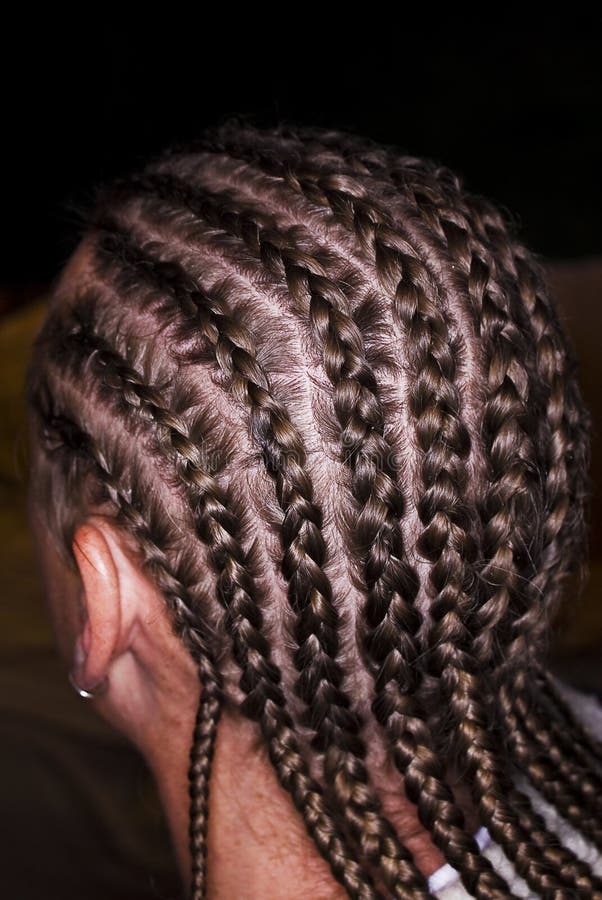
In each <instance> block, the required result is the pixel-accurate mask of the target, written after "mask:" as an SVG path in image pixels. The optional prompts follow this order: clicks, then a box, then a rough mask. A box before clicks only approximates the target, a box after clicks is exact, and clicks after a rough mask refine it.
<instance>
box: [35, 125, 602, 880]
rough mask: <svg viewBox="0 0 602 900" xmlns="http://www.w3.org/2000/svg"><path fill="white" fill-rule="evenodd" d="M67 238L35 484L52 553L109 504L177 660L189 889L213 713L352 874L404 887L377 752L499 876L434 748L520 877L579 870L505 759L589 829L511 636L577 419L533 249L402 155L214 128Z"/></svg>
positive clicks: (557, 732) (104, 203)
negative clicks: (188, 794) (187, 677)
mask: <svg viewBox="0 0 602 900" xmlns="http://www.w3.org/2000/svg"><path fill="white" fill-rule="evenodd" d="M84 243H85V245H86V247H87V248H88V251H89V260H90V262H89V264H86V266H85V267H84V268H83V270H82V271H81V272H79V273H76V274H75V275H74V276H73V277H72V278H70V279H69V280H63V282H62V284H61V285H59V287H58V288H57V290H56V291H55V293H54V296H53V298H52V300H51V304H50V308H49V313H48V316H47V319H46V323H45V325H44V328H43V330H42V332H41V334H40V336H39V338H38V341H37V344H36V348H35V354H34V359H33V362H32V366H31V368H30V378H29V398H30V401H31V405H32V409H33V410H34V411H35V416H36V418H35V434H36V436H37V437H36V442H35V443H36V444H37V446H38V452H37V453H36V460H35V462H36V465H35V484H36V496H39V497H40V498H41V500H40V503H41V505H42V506H43V508H44V511H45V515H46V516H47V520H48V523H49V528H50V530H51V531H52V532H53V533H54V534H55V535H56V536H57V539H58V541H59V543H60V546H61V548H62V550H63V552H64V553H65V555H66V556H67V557H68V556H69V553H70V547H71V541H72V538H73V534H74V530H75V528H76V526H77V524H78V523H79V522H81V521H82V520H83V519H84V517H85V516H86V514H87V512H88V511H89V510H90V509H91V508H95V509H106V510H107V511H108V512H109V513H110V514H112V515H114V516H115V517H116V518H117V519H118V521H119V522H120V523H121V524H122V525H123V527H124V529H125V530H126V531H127V532H129V533H130V534H131V536H132V537H133V539H134V540H135V543H136V546H137V547H139V549H140V552H141V554H142V558H143V561H144V564H145V565H146V566H147V567H148V569H149V571H150V572H151V573H152V575H153V577H154V578H155V579H156V580H157V583H158V584H159V585H160V587H161V590H162V591H163V593H164V595H165V600H166V603H167V604H168V607H169V609H170V613H171V615H172V621H173V627H174V630H175V631H176V633H177V634H178V635H179V636H180V637H181V639H182V640H183V641H184V642H185V644H186V646H187V647H188V649H189V650H190V653H191V654H192V655H193V658H194V659H195V662H196V663H197V664H198V668H199V675H200V678H201V684H202V694H201V706H200V709H199V717H198V721H197V731H196V737H195V740H196V747H195V753H194V754H193V765H192V767H191V779H192V781H193V784H195V785H196V790H193V792H192V793H193V803H192V810H191V814H192V840H193V849H194V854H195V872H194V879H193V880H194V885H193V894H194V896H195V897H199V896H202V892H203V890H204V887H203V885H204V877H205V873H204V866H203V854H204V849H203V845H204V830H205V828H206V809H205V806H206V802H207V791H208V782H209V771H210V761H211V752H212V750H211V748H212V744H213V741H214V740H215V732H216V729H217V727H218V721H219V717H220V714H221V712H222V710H224V709H226V710H228V709H238V710H240V711H242V713H243V714H244V715H245V716H248V717H249V718H251V719H252V720H254V721H256V722H257V727H258V732H260V733H261V735H262V738H263V740H264V742H265V745H266V746H267V748H268V750H269V755H270V759H271V761H272V763H273V765H274V767H275V769H276V771H277V774H278V777H279V780H280V782H281V784H282V785H283V786H284V787H285V788H286V789H287V790H288V791H290V793H291V795H292V797H293V800H294V802H295V805H296V806H297V808H298V810H299V812H300V814H301V815H302V816H303V817H304V819H305V823H306V826H307V829H308V831H309V833H310V834H311V835H312V837H313V838H314V840H315V842H316V845H317V847H318V849H319V851H320V852H321V853H322V855H323V856H324V857H325V858H326V859H327V860H328V861H329V863H330V865H331V868H332V872H333V875H334V877H335V878H336V879H337V880H338V881H340V883H341V884H342V885H343V886H344V887H345V888H346V889H347V891H348V893H349V894H350V895H351V896H361V897H369V896H376V895H377V891H379V890H380V891H385V892H388V893H390V894H391V895H393V896H397V897H401V896H407V897H420V896H428V891H427V887H426V881H425V879H424V877H423V876H422V875H421V873H420V872H419V871H418V869H417V868H416V866H415V865H414V863H413V860H412V855H411V853H410V852H409V851H408V850H407V848H405V847H404V846H403V844H402V843H401V842H399V841H398V840H397V838H396V835H395V831H394V829H393V828H392V826H391V824H390V823H389V822H388V821H387V819H386V817H385V816H384V814H383V813H382V809H381V806H380V803H379V799H378V792H377V790H376V787H375V785H374V783H373V782H374V781H375V780H376V779H375V775H376V773H375V772H374V771H373V769H372V765H373V763H372V758H373V755H374V754H376V756H375V758H377V757H378V753H382V755H383V757H386V758H387V759H388V760H390V761H391V763H392V764H394V766H395V767H396V769H397V770H398V772H399V774H400V776H402V777H403V784H404V789H405V791H406V793H407V796H408V797H409V798H410V799H411V800H412V801H413V802H414V803H415V804H416V805H417V807H418V811H419V816H420V820H421V822H422V823H423V824H424V825H425V827H427V828H428V829H429V831H430V832H431V834H432V836H433V840H434V842H435V843H436V844H437V846H438V847H440V848H441V849H442V850H443V852H444V854H445V856H446V858H447V859H448V860H449V861H450V862H451V863H452V864H453V865H454V866H455V867H456V868H457V869H459V870H460V872H461V874H462V877H463V880H464V884H465V885H466V886H467V889H468V890H469V891H471V892H472V893H474V894H475V896H479V897H494V896H496V897H502V896H508V895H509V889H508V887H507V885H506V884H505V882H504V881H503V879H502V878H501V876H499V875H498V874H497V873H496V872H494V871H493V869H492V867H491V864H490V863H489V861H488V860H487V859H486V858H485V857H484V856H483V855H482V854H481V853H480V852H479V848H478V846H477V845H476V843H475V841H474V839H473V837H472V836H471V834H470V833H469V832H468V831H467V829H466V828H465V826H464V822H463V818H462V814H461V812H460V810H459V808H458V806H457V804H456V802H455V798H454V796H453V793H452V792H451V790H450V787H449V785H448V781H447V779H446V773H447V770H448V766H449V762H450V760H453V761H454V763H455V764H456V765H457V766H458V769H459V770H460V771H462V772H463V773H465V778H466V780H467V782H468V783H469V784H470V786H471V790H472V791H473V796H474V798H475V803H477V805H478V809H479V815H480V817H481V819H482V823H483V824H485V825H486V826H487V827H488V828H489V830H490V832H491V834H492V836H493V837H494V838H495V839H496V840H497V841H498V842H499V843H500V844H501V845H502V846H503V848H504V851H505V853H506V855H508V856H509V857H510V858H511V859H512V860H513V861H514V862H515V864H516V866H517V868H518V870H519V871H520V873H521V874H522V875H523V877H524V878H525V879H526V880H527V881H528V883H529V885H530V886H531V888H532V889H533V890H535V891H537V892H539V893H541V894H542V895H545V896H552V894H553V895H554V896H555V897H560V896H568V892H569V891H575V890H576V891H578V894H577V895H579V896H594V895H595V894H594V892H595V891H596V890H600V889H601V887H600V884H599V882H598V881H597V879H596V878H595V876H594V875H592V873H591V871H590V870H589V868H588V867H587V866H586V865H585V863H582V862H581V861H580V860H579V859H578V858H577V857H576V856H575V855H574V854H573V853H572V852H571V851H570V850H569V849H568V848H562V847H559V846H558V845H557V841H555V840H554V838H553V836H552V835H550V834H549V833H548V832H547V831H546V826H545V823H544V822H543V820H541V818H540V817H539V816H538V815H537V813H536V812H535V811H534V810H533V808H532V807H531V804H530V802H529V800H528V798H526V797H525V796H524V795H522V794H521V793H520V792H519V791H518V790H517V789H516V788H515V787H514V786H513V784H512V782H511V775H510V772H511V766H512V765H514V766H518V767H519V768H520V769H522V770H523V771H524V772H525V773H527V774H528V775H529V777H530V778H531V780H532V781H533V782H534V783H536V784H537V786H538V787H539V788H540V789H541V790H542V792H544V793H545V795H546V797H549V799H551V800H553V801H554V802H555V803H556V805H557V806H558V808H559V809H560V810H561V811H562V813H563V814H564V815H565V816H566V817H567V818H568V819H569V820H570V821H574V822H575V824H579V826H580V828H581V829H582V831H583V833H584V834H585V835H586V836H587V837H588V838H589V839H590V840H591V841H592V842H594V843H595V844H596V846H598V847H600V846H601V845H602V828H601V827H600V825H599V821H600V811H601V810H600V801H599V799H596V797H595V791H594V789H593V788H592V784H593V785H594V787H595V785H596V784H598V783H599V782H597V781H596V780H595V777H597V776H591V778H590V776H587V774H586V773H587V766H586V762H587V761H589V762H592V760H593V757H594V755H595V754H597V753H598V749H599V748H596V747H592V745H591V742H589V741H588V738H587V736H586V735H585V734H584V733H582V732H580V731H578V730H576V726H575V724H574V723H571V722H570V721H569V712H568V710H566V709H565V708H564V707H563V705H562V704H561V702H560V699H559V698H558V696H557V695H556V694H555V692H554V685H553V681H552V679H551V678H550V676H549V675H548V674H547V672H546V669H545V667H544V663H543V660H544V657H545V651H546V649H547V642H548V634H549V626H550V622H551V620H552V618H553V614H554V612H555V610H556V608H557V606H558V603H559V602H560V600H561V599H562V597H563V591H564V590H565V588H566V585H567V583H568V578H569V576H571V575H572V574H575V573H576V574H583V573H584V572H585V569H586V562H587V552H586V548H587V531H586V518H587V517H586V502H587V499H588V495H589V481H588V465H589V433H590V427H591V423H590V418H589V413H588V411H587V410H586V408H585V407H584V405H583V402H582V400H581V396H580V392H579V387H578V383H577V375H576V361H575V359H574V355H573V353H572V350H571V348H570V346H569V343H568V341H567V338H566V335H565V334H564V331H563V327H562V323H561V321H560V319H559V315H558V312H557V310H556V309H555V306H554V303H553V301H552V299H551V298H550V296H549V292H548V288H547V284H546V279H545V275H544V271H543V267H542V265H541V263H540V262H539V261H538V260H537V259H536V258H535V256H534V255H533V254H532V253H530V252H529V251H528V250H527V249H526V248H525V247H524V246H522V244H521V243H520V241H519V240H518V239H517V238H516V236H515V234H514V233H513V229H512V227H511V226H510V225H509V224H508V223H507V222H506V221H505V220H504V217H503V216H502V215H501V214H500V213H499V212H498V211H497V210H496V209H495V208H494V207H493V206H492V205H491V204H489V203H488V202H486V201H485V200H483V199H482V198H480V197H475V196H472V195H470V194H469V193H468V192H466V191H465V190H464V188H463V187H462V185H461V184H460V182H459V180H458V179H457V178H456V177H455V176H454V175H453V174H452V173H450V172H449V171H448V170H446V169H443V168H442V167H440V166H437V165H435V164H434V163H431V162H429V161H426V160H419V159H414V158H410V157H406V156H402V155H400V154H399V153H398V152H397V151H396V150H395V149H393V148H388V147H381V146H377V145H375V144H372V143H371V142H369V141H364V140H361V139H359V138H355V137H353V136H351V135H347V134H342V133H339V132H334V131H327V130H320V129H309V128H285V127H279V128H275V129H271V130H265V131H261V130H258V129H256V128H254V127H251V126H247V125H242V126H241V125H238V124H236V123H228V124H226V125H223V126H221V127H219V128H217V129H215V130H213V131H210V132H207V133H206V134H205V135H203V136H202V137H201V139H200V140H199V141H198V142H195V143H194V144H187V145H184V146H180V147H171V148H168V149H167V150H165V151H164V152H163V153H162V154H161V155H160V156H158V157H157V158H155V159H153V160H152V161H150V162H149V163H148V164H147V165H146V166H145V167H144V168H143V169H142V170H141V171H139V172H136V173H134V174H131V175H129V176H127V177H125V178H122V179H118V180H115V181H113V182H111V183H109V184H106V185H103V186H102V187H101V188H100V189H99V191H98V194H97V196H96V202H95V204H94V208H93V209H92V211H91V213H90V217H89V220H88V222H87V227H86V232H85V235H84ZM543 748H547V750H548V752H549V751H550V748H553V751H554V752H553V753H552V754H551V757H552V759H553V761H554V763H553V764H554V765H555V766H556V768H555V769H554V772H553V773H552V775H551V770H549V769H547V768H546V764H544V763H543V762H542V761H541V756H542V752H543ZM598 762H599V757H598ZM550 765H552V763H550ZM552 776H553V777H552ZM588 778H590V780H589V781H588ZM592 779H593V780H592ZM590 782H591V783H590ZM599 796H600V795H599V794H598V798H599ZM577 801H579V802H577ZM584 808H585V809H586V810H587V811H586V812H584V811H583V809H584ZM577 819H579V822H577ZM563 892H564V893H563ZM572 895H573V894H571V896H572Z"/></svg>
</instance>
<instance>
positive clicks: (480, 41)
mask: <svg viewBox="0 0 602 900" xmlns="http://www.w3.org/2000/svg"><path fill="white" fill-rule="evenodd" d="M395 10H396V16H394V17H392V16H393V11H392V10H389V11H388V12H387V9H386V8H385V7H374V8H365V9H364V10H363V11H362V10H360V8H359V7H358V9H357V10H356V12H355V13H354V14H351V13H350V12H349V11H347V12H345V11H344V10H342V9H341V10H339V11H338V17H339V21H336V20H335V19H331V21H330V22H329V23H326V22H325V21H324V20H323V18H321V14H320V11H319V10H317V9H315V8H314V9H309V8H307V7H291V6H288V7H280V8H278V9H268V8H267V7H265V8H261V9H260V8H254V9H253V10H247V13H246V16H245V18H244V19H242V18H241V16H240V13H239V12H237V11H236V9H235V8H234V7H233V8H232V9H231V10H229V9H226V8H222V9H221V12H220V16H219V21H218V20H217V19H216V18H215V10H212V11H211V12H212V15H209V14H208V15H207V18H205V17H204V16H198V17H195V18H192V19H190V18H189V14H188V13H186V12H185V11H184V9H183V8H179V9H178V8H177V7H173V9H171V10H170V9H166V8H163V9H162V14H161V17H157V18H155V19H153V18H151V17H148V16H147V17H146V18H145V19H144V21H139V22H138V23H136V24H131V25H124V24H119V25H115V24H107V22H105V21H103V22H96V21H94V20H93V19H92V20H91V21H90V22H89V23H88V24H86V25H82V24H81V22H79V21H77V20H72V21H66V22H65V23H64V25H59V24H57V22H56V21H52V22H51V23H48V24H47V23H45V22H40V21H38V19H37V18H36V17H35V16H34V15H33V13H32V22H31V23H30V25H29V26H28V27H25V26H22V27H20V28H19V29H16V30H15V31H14V32H11V31H10V29H9V30H8V31H6V32H5V36H4V43H5V47H4V50H5V53H4V56H3V60H2V68H3V70H4V72H3V93H4V103H3V118H4V123H5V128H4V129H3V130H4V140H3V141H2V168H1V171H2V188H1V195H0V196H1V197H2V203H3V213H2V220H3V222H4V227H5V229H6V234H5V238H4V240H3V247H4V251H3V252H2V254H1V257H0V267H1V270H0V284H1V285H2V286H8V285H12V286H16V285H24V284H28V283H30V284H35V283H44V282H45V281H47V280H48V279H49V278H50V277H52V276H53V275H54V274H55V273H56V272H57V271H58V269H59V268H60V266H61V265H62V263H63V262H64V261H65V260H66V258H67V256H68V255H69V253H70V251H71V249H72V248H73V246H74V243H75V241H76V230H77V215H76V214H75V213H74V210H75V209H77V207H78V205H79V204H81V203H82V202H84V203H85V202H86V198H87V197H88V196H89V192H90V190H91V188H92V186H93V185H94V184H95V182H96V181H98V180H99V179H104V178H107V177H110V176H111V175H112V174H113V173H118V172H121V173H122V172H124V171H126V170H128V169H129V168H131V167H134V166H136V165H137V164H138V163H139V162H142V161H143V160H144V159H145V157H146V156H147V155H148V154H149V153H152V152H154V151H156V150H158V149H159V148H161V146H162V145H164V144H166V143H168V142H171V141H172V140H182V139H185V138H187V137H192V136H194V135H195V134H197V133H198V132H199V131H200V130H201V129H202V128H203V126H204V125H207V124H213V123H215V122H218V121H220V120H222V119H223V118H225V117H227V116H229V115H233V114H239V115H243V116H245V117H248V118H250V119H251V121H254V122H257V123H258V124H271V123H273V122H276V121H278V120H284V121H287V122H300V123H309V124H315V125H327V126H336V127H341V128H345V129H347V130H349V131H356V132H359V133H363V134H365V135H368V136H370V137H373V138H376V139H380V140H384V141H387V142H389V143H394V144H397V145H398V146H399V147H400V148H402V149H403V150H404V151H406V152H409V153H412V154H415V155H424V156H429V157H431V158H434V159H436V160H438V161H439V162H442V163H444V164H446V165H448V166H450V167H452V168H453V169H455V170H456V171H457V172H459V173H460V174H461V175H462V176H463V177H464V180H465V183H466V184H467V186H468V187H469V188H470V189H471V190H473V191H477V192H480V193H484V194H486V195H487V196H489V197H490V198H491V199H493V200H495V201H496V202H497V203H498V204H500V205H502V206H503V207H504V208H506V209H507V210H509V211H510V212H511V213H512V214H513V216H514V217H515V219H516V220H518V222H519V225H520V228H521V233H522V235H523V237H524V239H525V240H526V241H527V242H528V243H529V245H530V246H531V247H532V248H533V249H535V250H536V251H537V252H540V253H542V254H543V255H545V256H547V257H549V258H552V259H554V258H555V259H566V258H571V257H584V256H589V255H595V254H596V253H598V252H599V250H600V222H599V220H600V209H601V202H600V201H601V200H602V190H601V183H600V174H599V168H600V159H601V158H602V77H601V72H602V69H601V64H600V17H598V16H591V17H590V18H579V19H578V18H577V17H576V16H574V17H573V18H572V19H571V18H568V19H566V20H561V19H559V20H557V21H555V22H552V23H550V22H549V20H548V19H546V21H545V22H542V23H539V24H537V25H535V24H533V25H529V26H528V27H527V26H526V25H525V23H524V22H523V21H522V20H518V19H517V20H516V21H513V20H512V19H510V17H509V18H508V20H505V21H503V22H500V21H499V16H498V15H497V14H496V13H495V11H494V10H492V8H488V11H487V16H488V17H489V21H484V20H483V21H481V20H480V19H478V20H476V19H473V20H471V21H470V23H468V22H467V21H466V12H465V11H458V13H457V14H455V15H452V14H451V13H448V14H447V17H446V18H445V20H442V19H441V14H440V13H438V12H437V10H436V9H434V8H433V10H432V13H431V12H430V11H429V10H425V14H424V15H423V16H422V17H421V21H420V22H416V21H413V22H412V23H409V22H408V21H407V20H406V16H405V12H404V9H403V7H399V6H398V7H396V8H395ZM323 13H324V10H322V14H323ZM105 15H106V16H107V18H108V13H107V14H105ZM33 26H35V28H34V27H33Z"/></svg>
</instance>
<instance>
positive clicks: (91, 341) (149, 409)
mask: <svg viewBox="0 0 602 900" xmlns="http://www.w3.org/2000/svg"><path fill="white" fill-rule="evenodd" d="M94 303H95V297H94V296H90V297H83V298H81V299H80V304H78V306H76V307H75V308H74V310H73V312H72V315H71V319H72V321H71V324H68V323H63V325H62V328H61V331H60V332H59V334H58V335H57V337H56V339H55V341H54V342H53V343H52V344H50V345H49V348H50V349H52V350H53V352H56V353H57V354H60V357H61V359H62V360H63V361H65V358H66V354H70V355H71V356H72V357H73V362H74V364H75V365H77V364H79V365H80V366H81V364H83V363H84V362H86V361H87V360H88V361H91V363H92V364H93V365H94V367H95V368H96V371H97V374H98V375H99V377H100V379H101V381H103V382H104V384H105V385H108V386H109V387H110V388H111V389H112V391H113V392H114V399H115V400H117V401H119V400H121V401H122V402H123V401H125V403H126V404H127V406H128V408H129V411H130V412H132V413H134V414H139V413H140V412H145V413H147V414H148V415H149V416H150V418H151V419H152V421H153V422H154V423H155V425H156V426H157V427H158V429H159V430H160V432H161V433H162V434H163V435H165V437H166V438H167V441H168V443H169V447H170V456H171V457H172V459H173V461H174V462H175V467H176V471H177V474H178V477H179V479H180V481H181V482H182V484H183V485H184V487H185V489H186V492H187V497H188V500H189V502H190V506H191V508H192V509H193V510H195V511H196V519H197V522H196V529H197V534H198V537H199V539H200V540H201V541H202V542H203V543H204V544H205V545H206V546H207V547H208V548H209V551H210V553H209V559H210V561H211V563H212V565H213V568H214V571H215V573H216V575H217V587H216V595H217V598H218V600H219V602H220V603H221V605H222V607H223V608H224V610H225V611H226V613H227V625H228V633H229V634H231V636H232V645H233V652H234V658H235V660H236V662H237V664H238V666H239V668H240V669H241V676H240V682H239V685H240V687H241V688H242V690H243V692H244V693H245V695H246V697H245V700H244V701H243V703H242V705H241V707H240V709H241V712H242V713H243V714H244V715H246V716H247V717H248V718H250V719H251V720H254V721H258V722H259V723H260V725H261V728H262V733H263V735H264V737H265V739H266V744H267V746H268V750H269V756H270V759H271V761H272V763H273V765H274V768H275V770H276V772H277V774H278V778H279V781H280V783H281V784H282V786H283V787H284V788H285V789H286V790H287V791H288V792H289V793H290V794H291V796H292V798H293V801H294V803H295V806H296V808H297V809H298V810H299V812H301V813H302V814H304V818H305V823H306V826H307V829H308V832H309V834H310V835H311V836H312V837H313V838H314V840H315V842H316V845H317V847H318V849H319V850H320V852H321V853H322V855H323V856H324V858H325V859H326V860H327V862H329V864H330V866H331V869H332V872H333V875H334V876H335V878H336V879H337V881H339V883H340V884H342V885H343V886H344V887H345V888H346V890H347V892H348V893H349V895H350V896H352V897H358V898H366V900H368V898H373V897H376V896H377V894H376V892H375V890H374V886H373V884H372V880H371V878H370V876H369V875H368V874H367V873H365V872H362V870H361V867H360V866H359V865H358V864H357V862H356V861H355V860H354V859H353V857H352V855H351V854H350V850H349V848H348V847H347V846H346V842H345V840H344V838H343V837H341V836H340V835H339V833H338V829H337V827H336V825H335V822H334V820H333V818H332V815H331V814H330V812H329V811H328V808H327V806H326V804H325V801H324V798H323V796H322V790H321V788H320V786H319V785H318V784H317V783H316V782H315V781H314V780H313V779H312V778H311V776H310V774H309V770H308V767H307V764H306V762H305V759H304V758H303V756H302V754H301V751H300V747H299V743H298V739H297V736H296V733H295V726H294V723H293V721H292V718H291V716H290V715H289V713H288V712H287V710H286V708H285V707H286V702H285V697H284V694H283V691H282V688H281V686H280V679H281V675H280V671H279V669H278V667H277V666H276V665H275V664H274V662H273V661H272V659H271V653H270V645H269V643H268V641H267V639H266V637H265V635H264V633H263V630H262V629H263V616H262V613H261V606H260V603H259V600H258V599H257V597H256V593H257V587H256V585H255V583H254V579H253V576H252V573H251V571H250V567H249V561H248V559H247V556H246V554H245V552H244V550H243V548H242V546H241V544H240V537H239V525H238V522H237V520H236V518H235V516H234V515H233V513H232V512H231V511H230V509H229V506H230V501H229V498H228V496H227V492H226V490H225V489H224V488H222V487H221V485H220V484H219V482H218V480H217V479H216V477H215V476H214V475H212V474H211V472H210V471H209V469H208V468H207V464H206V463H205V461H204V458H203V456H202V454H201V453H200V452H199V448H198V446H197V444H196V443H194V441H193V439H192V435H191V429H190V426H189V425H188V424H187V422H186V420H185V419H184V418H183V417H182V416H179V415H177V414H176V413H175V412H173V411H172V410H171V409H170V408H169V406H168V405H167V403H166V401H165V399H164V398H163V396H162V394H161V392H160V390H159V389H158V388H157V387H155V386H153V385H151V384H148V383H147V382H145V380H144V377H143V375H142V374H141V373H140V372H139V371H137V370H136V369H135V368H134V367H133V365H132V364H131V363H130V362H129V361H128V360H127V359H126V358H125V357H123V356H122V355H121V354H120V353H119V352H118V351H117V350H116V349H114V348H113V347H112V346H111V345H110V344H109V343H108V341H107V340H106V339H105V338H104V337H103V336H102V335H101V334H100V333H98V331H97V326H95V323H94V318H93V315H92V314H91V310H92V309H93V306H94ZM82 309H83V312H82Z"/></svg>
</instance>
